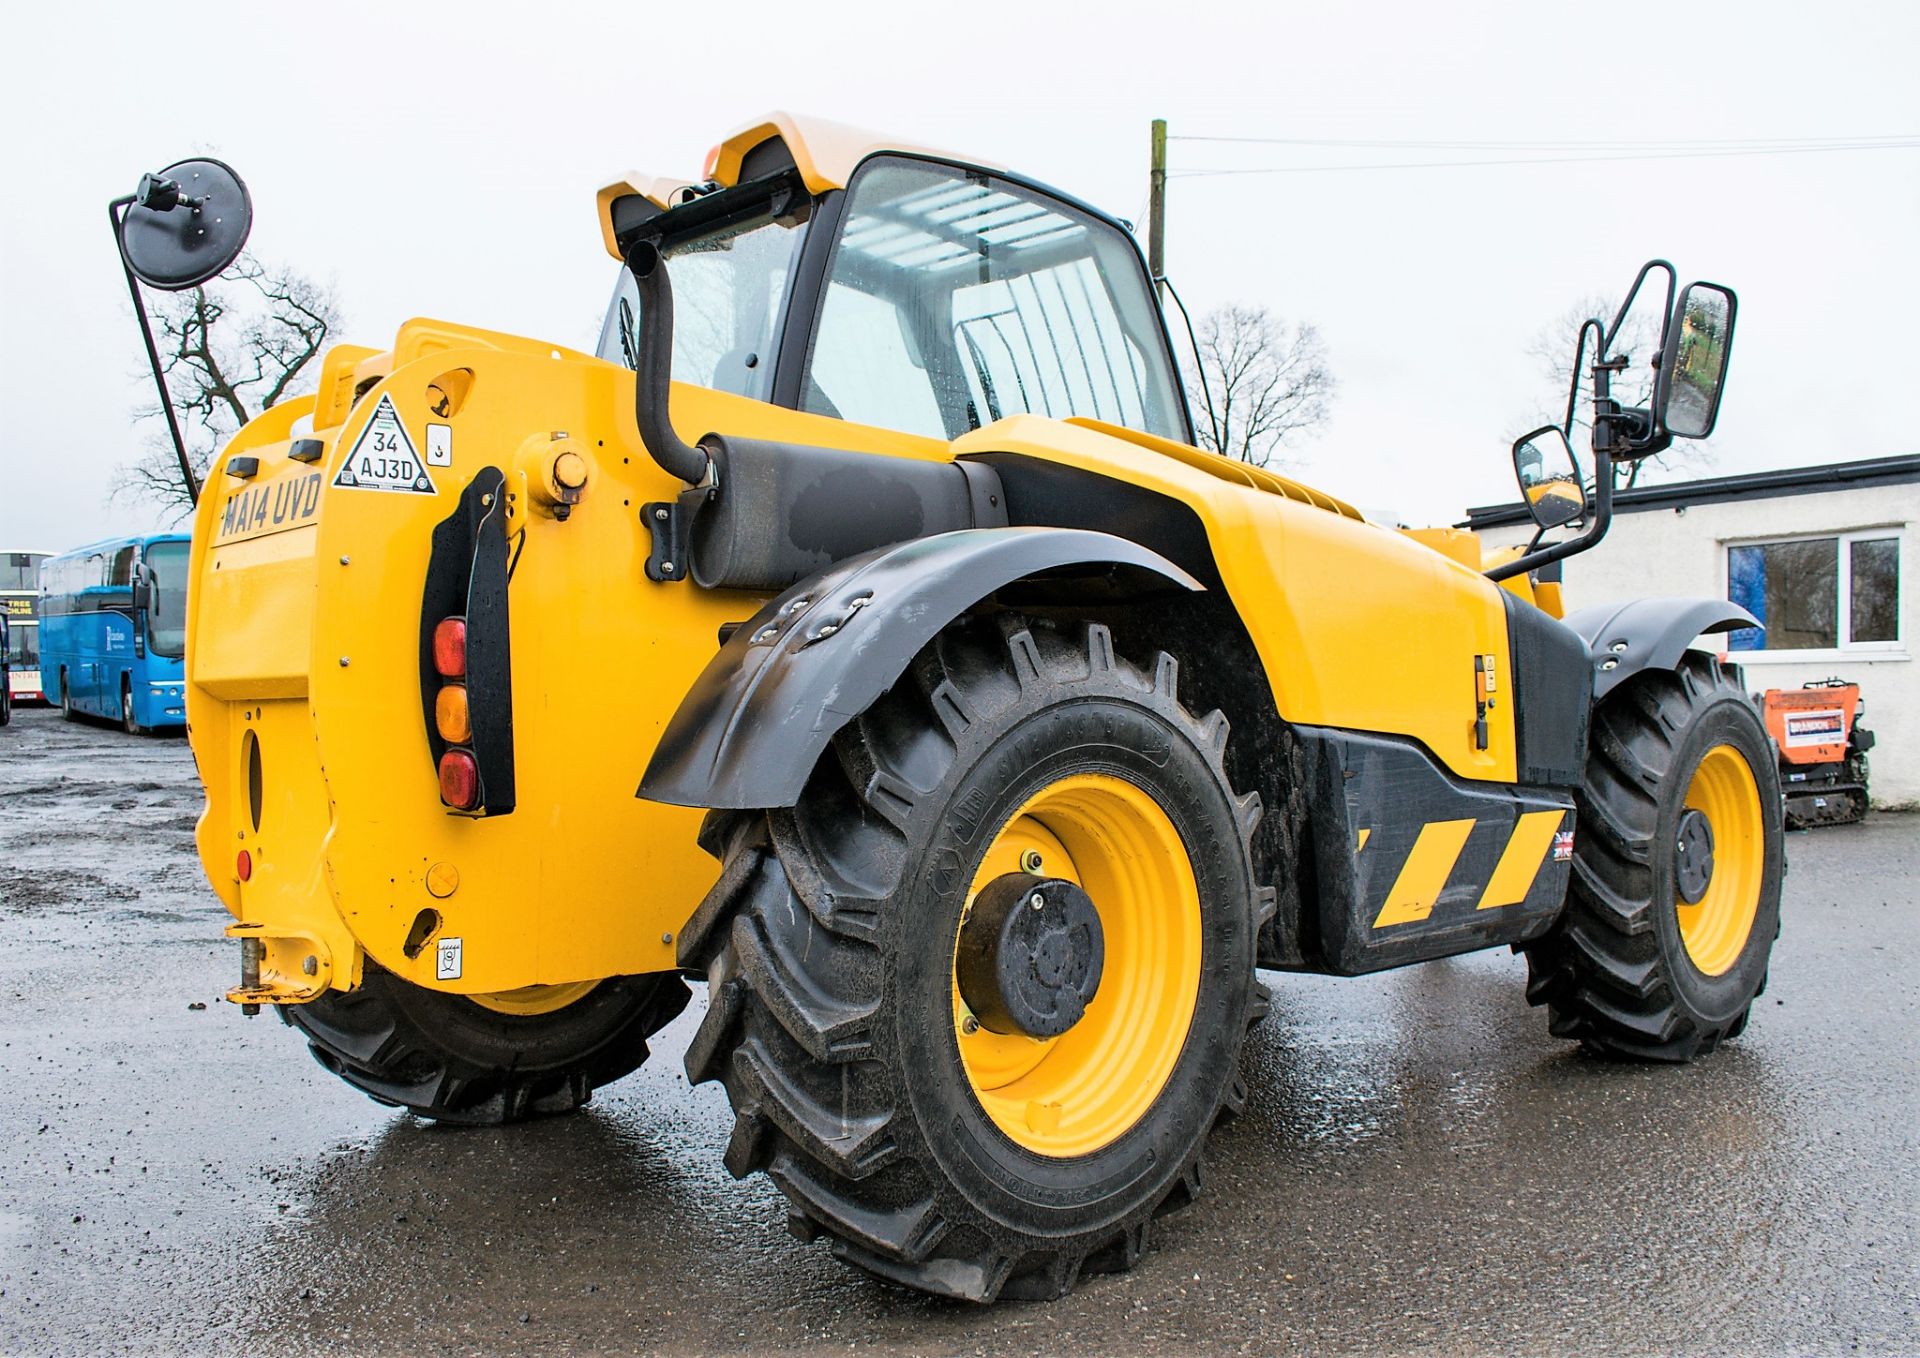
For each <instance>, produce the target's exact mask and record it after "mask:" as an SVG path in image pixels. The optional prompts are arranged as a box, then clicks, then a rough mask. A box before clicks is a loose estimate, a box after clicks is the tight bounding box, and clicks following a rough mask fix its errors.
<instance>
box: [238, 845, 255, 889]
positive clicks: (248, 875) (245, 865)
mask: <svg viewBox="0 0 1920 1358" xmlns="http://www.w3.org/2000/svg"><path fill="white" fill-rule="evenodd" d="M233 875H234V876H235V877H238V878H239V879H240V880H241V881H243V882H250V881H252V880H253V855H252V854H250V853H248V852H247V851H246V850H245V849H242V850H240V856H239V857H237V858H235V859H234V860H233Z"/></svg>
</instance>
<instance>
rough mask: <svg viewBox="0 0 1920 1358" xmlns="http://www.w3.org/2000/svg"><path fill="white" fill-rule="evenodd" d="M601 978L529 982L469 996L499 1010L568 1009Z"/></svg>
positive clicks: (545, 1011)
mask: <svg viewBox="0 0 1920 1358" xmlns="http://www.w3.org/2000/svg"><path fill="white" fill-rule="evenodd" d="M599 984H600V982H598V981H564V982H562V983H561V984H559V985H526V986H521V987H520V988H519V989H518V990H495V991H490V992H488V993H487V994H484V995H469V996H467V998H468V999H470V1000H472V1001H473V1002H474V1003H475V1004H477V1005H479V1006H480V1007H481V1008H482V1009H491V1010H493V1012H494V1013H496V1014H516V1015H520V1016H523V1017H524V1016H529V1015H533V1014H551V1013H553V1012H554V1011H556V1010H559V1009H565V1008H566V1007H567V1006H568V1005H570V1004H573V1003H574V1002H576V1001H578V1000H583V999H585V998H586V997H587V995H588V994H590V993H591V992H592V991H593V989H594V987H595V986H597V985H599Z"/></svg>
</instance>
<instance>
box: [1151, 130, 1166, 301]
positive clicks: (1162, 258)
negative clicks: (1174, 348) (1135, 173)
mask: <svg viewBox="0 0 1920 1358" xmlns="http://www.w3.org/2000/svg"><path fill="white" fill-rule="evenodd" d="M1147 272H1148V273H1150V274H1152V275H1153V291H1154V296H1155V297H1159V295H1160V293H1161V291H1162V289H1163V288H1164V286H1165V285H1164V284H1163V283H1162V281H1161V280H1162V279H1164V278H1165V277H1166V275H1167V120H1166V119H1165V118H1155V119H1154V120H1153V170H1152V173H1151V175H1150V176H1149V178H1148V180H1147Z"/></svg>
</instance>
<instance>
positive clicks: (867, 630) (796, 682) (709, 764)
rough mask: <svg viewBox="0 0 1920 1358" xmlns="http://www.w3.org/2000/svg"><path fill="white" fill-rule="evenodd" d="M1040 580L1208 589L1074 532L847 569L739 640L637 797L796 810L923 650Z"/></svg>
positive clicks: (1070, 586)
mask: <svg viewBox="0 0 1920 1358" xmlns="http://www.w3.org/2000/svg"><path fill="white" fill-rule="evenodd" d="M1039 576H1044V577H1045V578H1046V579H1045V583H1046V584H1047V585H1049V586H1051V587H1053V588H1054V589H1057V590H1058V591H1059V593H1058V594H1057V595H1054V596H1052V597H1060V598H1066V597H1072V595H1073V594H1074V592H1075V591H1076V590H1083V591H1087V592H1089V593H1092V594H1094V595H1095V596H1096V597H1103V598H1107V599H1111V598H1114V597H1118V596H1119V595H1121V594H1125V593H1128V592H1143V591H1163V590H1183V589H1184V590H1198V589H1200V588H1201V585H1200V583H1199V582H1198V581H1197V580H1195V579H1194V578H1193V577H1192V576H1190V575H1188V574H1187V573H1186V572H1185V571H1183V570H1181V569H1180V568H1179V567H1178V566H1176V565H1174V564H1173V563H1172V562H1170V561H1168V560H1167V559H1166V558H1165V557H1163V556H1160V555H1159V554H1158V553H1156V552H1152V551H1149V550H1148V549H1147V548H1145V547H1142V546H1139V545H1138V544H1137V543H1133V542H1129V541H1127V540H1126V539H1125V538H1118V537H1114V536H1113V535H1111V534H1108V533H1096V532H1090V531H1086V530H1082V529H1072V528H975V529H963V530H961V531H958V532H952V533H940V534H936V535H934V536H932V537H926V538H920V539H917V540H915V541H912V542H904V543H900V544H898V545H896V546H893V547H884V548H881V549H880V550H878V551H873V552H867V553H864V554H862V555H860V556H856V557H851V558H849V559H848V560H846V561H842V562H839V563H838V564H836V565H834V566H832V567H830V568H828V569H827V570H824V571H822V572H820V573H819V574H818V575H815V576H813V577H812V578H811V579H808V580H803V581H801V582H800V583H799V584H797V585H795V586H794V587H793V588H791V589H789V590H788V591H786V593H784V594H782V595H780V596H779V597H778V598H777V599H775V600H773V602H771V603H769V604H768V605H767V606H766V607H765V608H763V609H761V610H760V612H759V613H757V614H755V615H754V617H753V619H752V620H751V621H749V622H746V623H744V624H742V625H741V626H740V627H739V628H738V629H737V630H736V631H735V632H734V633H733V635H732V637H731V638H729V639H728V641H727V643H726V644H725V645H724V646H722V647H721V649H720V651H719V653H718V654H717V655H715V656H714V658H713V659H712V660H711V661H709V662H708V664H707V667H706V669H705V670H703V671H702V672H701V675H700V677H699V679H697V680H696V681H695V682H694V685H693V689H692V691H691V692H689V693H688V694H687V696H686V698H685V699H684V700H683V701H682V702H681V704H680V708H679V710H678V711H676V712H675V713H674V715H673V720H672V721H671V722H669V723H668V725H667V729H666V731H665V733H664V734H662V736H661V737H660V744H659V746H658V747H657V748H656V749H655V750H654V754H653V759H652V761H651V762H650V763H649V764H648V766H647V772H646V776H645V777H644V778H642V779H641V782H640V791H639V795H640V796H642V797H645V798H647V799H648V800H650V801H656V802H668V803H672V804H674V805H677V806H704V807H729V808H740V809H752V808H762V807H779V806H792V805H793V804H794V803H795V802H796V801H798V800H799V798H800V794H801V791H802V790H803V789H804V788H805V786H806V782H807V778H808V776H809V775H811V774H812V772H813V768H814V765H815V764H816V763H817V762H818V761H819V759H820V756H821V754H822V753H824V752H825V750H826V748H827V742H828V741H829V740H831V739H832V738H833V734H834V732H836V731H838V730H839V729H840V728H841V727H842V726H844V725H846V724H847V723H848V722H849V721H851V720H853V718H854V717H856V716H858V715H859V714H860V713H861V712H863V711H865V710H866V709H867V708H868V707H869V706H871V705H872V703H873V701H874V700H875V699H876V698H878V697H879V696H880V695H881V694H883V693H885V692H886V691H887V689H888V688H890V687H891V686H892V685H893V682H894V681H895V680H896V679H898V678H899V677H900V675H901V674H902V673H903V672H904V671H905V670H906V667H907V663H908V662H909V661H911V660H912V659H913V657H914V655H915V654H916V653H917V652H918V651H919V650H920V648H921V647H922V646H925V645H926V644H927V643H928V642H929V641H932V640H933V638H934V637H935V636H936V635H938V634H939V632H940V631H941V629H943V628H944V627H946V626H947V624H948V623H950V622H952V621H953V620H954V619H955V618H957V617H959V616H960V615H961V614H962V613H965V612H966V611H967V610H968V609H970V608H973V607H974V606H975V605H977V604H979V603H980V602H982V601H983V600H985V599H986V598H988V597H989V596H990V595H992V594H994V593H996V592H998V591H999V590H1001V589H1004V588H1005V587H1007V586H1008V585H1011V584H1013V583H1015V582H1016V581H1030V580H1033V579H1034V577H1039ZM1049 593H1050V595H1051V590H1049Z"/></svg>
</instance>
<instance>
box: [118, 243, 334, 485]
mask: <svg viewBox="0 0 1920 1358" xmlns="http://www.w3.org/2000/svg"><path fill="white" fill-rule="evenodd" d="M153 321H154V327H155V334H154V343H155V345H156V347H158V349H159V350H160V365H161V370H162V371H163V372H164V373H165V375H166V381H167V390H168V392H169V393H170V394H171V395H172V397H173V404H174V408H175V409H176V410H177V411H178V412H179V416H180V432H181V434H182V436H183V437H184V438H185V439H186V444H187V458H188V460H189V461H190V462H191V463H192V464H193V469H194V474H195V475H196V476H198V477H201V478H202V479H204V478H205V475H206V471H207V467H208V465H209V464H210V463H211V462H212V461H213V457H214V454H215V453H217V452H218V451H219V450H220V447H221V445H222V444H224V443H225V442H226V441H227V440H228V439H230V438H232V437H233V435H234V433H235V431H237V430H238V429H239V428H240V426H241V425H243V424H245V423H246V422H247V421H248V420H250V419H252V418H253V417H254V416H256V415H258V414H259V413H260V412H261V411H263V410H270V409H271V408H273V407H274V406H276V405H278V404H279V403H280V402H281V401H283V400H285V399H286V398H287V397H289V396H296V395H299V394H301V393H302V392H305V391H307V390H310V389H311V388H312V386H313V382H314V380H315V378H316V377H317V373H318V370H317V368H316V367H315V364H314V360H315V359H317V358H318V357H319V356H320V354H321V352H322V351H323V350H324V349H325V348H326V343H327V336H328V335H330V334H332V333H333V332H334V331H335V330H337V329H338V328H339V325H340V312H339V306H338V303H337V302H336V300H335V298H334V295H333V290H332V289H331V288H329V287H326V286H323V285H321V284H319V283H316V282H315V281H314V280H312V279H310V278H308V277H307V276H306V275H304V274H302V273H299V272H297V271H296V270H294V269H291V268H286V267H278V268H270V267H268V266H267V265H264V264H262V263H261V262H260V261H259V260H257V259H255V258H254V257H253V256H252V255H245V254H243V255H241V256H240V258H239V259H238V260H237V261H236V262H235V263H234V265H233V267H232V268H230V269H228V270H227V271H226V272H225V273H224V274H222V275H221V276H220V277H218V278H216V279H213V280H212V281H210V282H208V283H204V284H202V285H201V286H199V287H197V288H191V289H189V290H187V291H185V292H178V293H173V294H170V295H168V296H167V297H166V298H165V299H164V300H163V301H161V302H159V303H158V304H157V305H156V306H154V308H153ZM160 413H161V412H160V407H159V405H158V403H157V402H156V403H154V404H152V405H148V406H146V407H144V408H142V409H141V410H140V412H139V416H140V418H141V419H143V420H152V421H158V420H159V419H160ZM113 493H114V494H115V495H116V496H122V497H126V498H129V499H135V500H145V501H149V502H152V503H155V504H157V505H159V506H160V507H161V508H162V509H163V510H171V511H173V516H174V517H175V518H176V519H177V518H180V517H184V516H185V514H186V513H187V512H188V511H189V510H190V509H191V508H192V506H193V502H192V500H191V499H190V498H189V497H188V494H187V488H186V487H185V486H184V485H182V484H181V483H180V463H179V459H178V458H177V457H175V455H174V451H173V445H172V442H171V441H170V440H169V439H168V437H167V435H166V432H165V429H164V427H162V428H161V429H159V430H157V431H153V430H150V431H149V433H148V435H147V438H146V447H145V449H144V450H143V451H142V452H141V453H140V454H139V455H138V456H137V457H135V458H134V459H133V460H132V461H130V462H128V463H125V464H124V465H122V466H121V468H120V469H119V472H118V473H117V475H116V477H115V484H114V491H113Z"/></svg>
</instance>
